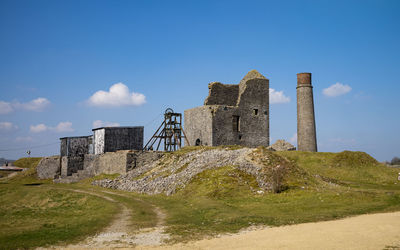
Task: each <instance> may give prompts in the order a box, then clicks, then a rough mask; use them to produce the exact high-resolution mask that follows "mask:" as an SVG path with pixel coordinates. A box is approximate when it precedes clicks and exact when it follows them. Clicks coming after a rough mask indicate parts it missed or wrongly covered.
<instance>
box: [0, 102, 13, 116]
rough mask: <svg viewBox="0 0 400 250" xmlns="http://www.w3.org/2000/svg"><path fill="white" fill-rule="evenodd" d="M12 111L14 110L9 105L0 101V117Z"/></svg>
mask: <svg viewBox="0 0 400 250" xmlns="http://www.w3.org/2000/svg"><path fill="white" fill-rule="evenodd" d="M13 111H14V109H13V107H12V106H11V103H9V102H4V101H0V115H5V114H8V113H11V112H13Z"/></svg>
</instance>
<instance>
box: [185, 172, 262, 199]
mask: <svg viewBox="0 0 400 250" xmlns="http://www.w3.org/2000/svg"><path fill="white" fill-rule="evenodd" d="M256 190H259V187H258V184H257V181H256V179H255V178H254V176H252V175H250V174H247V173H245V172H243V171H241V170H239V169H238V168H237V167H235V166H225V167H220V168H217V169H209V170H206V171H203V172H201V173H200V174H198V175H197V176H196V177H195V178H194V179H193V180H192V181H191V182H190V183H189V185H187V186H186V187H185V188H184V189H183V190H181V193H182V194H183V195H185V196H193V195H194V196H197V197H200V196H205V197H209V198H222V197H234V196H238V195H251V194H252V193H253V192H255V191H256Z"/></svg>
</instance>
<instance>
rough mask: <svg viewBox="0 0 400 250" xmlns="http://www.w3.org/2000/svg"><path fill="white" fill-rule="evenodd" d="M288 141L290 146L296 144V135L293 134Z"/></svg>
mask: <svg viewBox="0 0 400 250" xmlns="http://www.w3.org/2000/svg"><path fill="white" fill-rule="evenodd" d="M289 141H290V143H292V144H297V133H295V134H294V135H293V136H292V137H290V139H289Z"/></svg>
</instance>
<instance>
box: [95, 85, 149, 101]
mask: <svg viewBox="0 0 400 250" xmlns="http://www.w3.org/2000/svg"><path fill="white" fill-rule="evenodd" d="M88 103H89V105H91V106H105V107H119V106H139V105H142V104H144V103H146V97H145V96H144V95H143V94H140V93H135V92H133V91H132V92H129V88H128V87H127V86H126V85H125V84H123V83H121V82H120V83H116V84H114V85H112V86H111V87H110V89H109V91H108V92H106V91H103V90H99V91H97V92H96V93H94V94H93V95H92V96H91V97H90V98H89V100H88Z"/></svg>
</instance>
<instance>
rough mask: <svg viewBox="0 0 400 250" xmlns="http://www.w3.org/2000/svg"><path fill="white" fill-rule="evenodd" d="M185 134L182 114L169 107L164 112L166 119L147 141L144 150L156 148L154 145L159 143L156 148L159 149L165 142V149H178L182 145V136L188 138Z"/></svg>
mask: <svg viewBox="0 0 400 250" xmlns="http://www.w3.org/2000/svg"><path fill="white" fill-rule="evenodd" d="M182 134H183V135H182ZM184 134H185V131H183V128H182V114H181V113H175V112H174V111H173V110H172V109H171V108H167V109H166V110H165V112H164V121H163V122H162V123H161V125H160V127H158V129H157V131H156V132H155V133H154V135H153V136H152V137H151V138H150V140H149V141H148V142H147V143H146V145H145V146H144V148H143V150H147V151H148V150H154V146H155V145H156V144H157V148H156V149H155V150H156V151H158V149H159V148H160V146H161V144H162V143H164V145H163V146H164V151H176V150H178V149H180V148H181V147H182V138H186V137H185V136H184Z"/></svg>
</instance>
